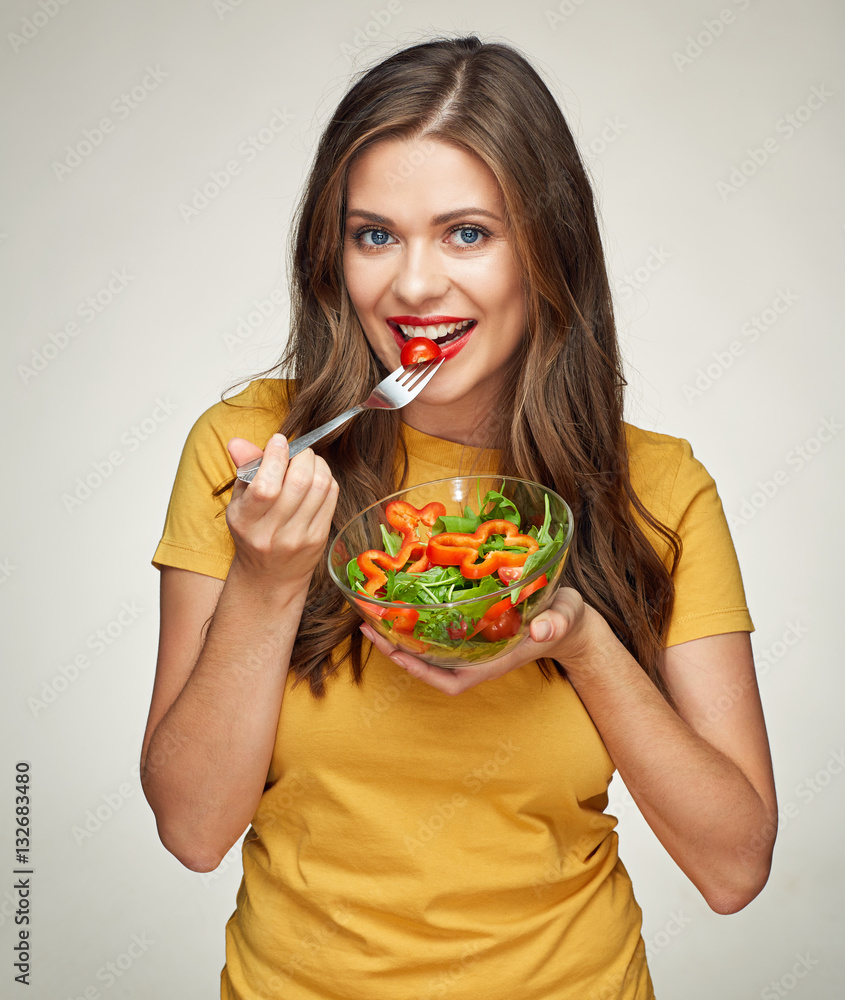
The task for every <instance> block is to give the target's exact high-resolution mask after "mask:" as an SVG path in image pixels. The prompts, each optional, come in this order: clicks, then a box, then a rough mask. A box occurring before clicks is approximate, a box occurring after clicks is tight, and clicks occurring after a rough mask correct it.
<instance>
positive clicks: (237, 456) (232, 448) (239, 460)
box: [226, 437, 264, 468]
mask: <svg viewBox="0 0 845 1000" xmlns="http://www.w3.org/2000/svg"><path fill="white" fill-rule="evenodd" d="M226 448H227V449H228V452H229V454H230V455H231V456H232V461H233V462H234V463H235V467H236V468H240V467H241V466H242V465H246V463H247V462H251V461H253V459H256V458H261V456H262V455H263V454H264V452H263V451H262V450H261V449H260V448H259V447H258V445H255V444H253V443H252V441H247V440H246V438H239V437H235V438H232V439H231V440H230V441H229V443H228V444H227V445H226Z"/></svg>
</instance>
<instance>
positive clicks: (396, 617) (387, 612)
mask: <svg viewBox="0 0 845 1000" xmlns="http://www.w3.org/2000/svg"><path fill="white" fill-rule="evenodd" d="M419 617H420V613H419V611H417V609H416V608H403V607H397V608H395V609H394V608H385V609H384V614H382V615H381V618H382V620H383V621H386V622H391V623H392V625H393V627H394V629H396V631H397V632H403V633H407V634H408V635H413V633H414V626H415V625H416V624H417V622H418V621H419Z"/></svg>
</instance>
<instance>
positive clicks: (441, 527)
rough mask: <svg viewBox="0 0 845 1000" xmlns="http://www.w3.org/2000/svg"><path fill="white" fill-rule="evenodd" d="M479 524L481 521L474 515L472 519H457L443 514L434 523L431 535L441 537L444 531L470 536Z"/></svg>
mask: <svg viewBox="0 0 845 1000" xmlns="http://www.w3.org/2000/svg"><path fill="white" fill-rule="evenodd" d="M467 510H469V507H467ZM470 513H472V511H470ZM479 524H481V520H480V518H478V517H476V516H475V515H474V514H473V516H472V517H457V516H450V515H449V514H445V515H444V516H443V517H438V519H437V520H436V521H435V523H434V527H433V528H432V529H431V533H432V535H441V534H443V532H444V531H450V532H451V531H456V532H459V533H460V534H466V535H471V534H473V533H474V532H475V530H476V529H477V528H478V526H479Z"/></svg>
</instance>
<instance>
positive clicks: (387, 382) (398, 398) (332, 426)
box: [237, 357, 445, 483]
mask: <svg viewBox="0 0 845 1000" xmlns="http://www.w3.org/2000/svg"><path fill="white" fill-rule="evenodd" d="M444 361H445V358H442V357H441V358H435V360H433V361H427V362H423V363H420V364H415V365H405V366H403V367H402V368H397V369H396V371H395V372H393V373H392V374H390V375H388V376H387V378H385V379H382V381H381V382H379V384H378V385H377V386H376V387H375V389H373V391H372V392H371V393H370V396H369V398H368V399H367V400H366V401H365V402H363V403H361V405H360V406H353V407H352V409H351V410H347V411H346V412H345V413H341V414H340V416H339V417H335V418H334V420H330V421H329V422H328V423H327V424H323V425H322V426H321V427H316V428H315V429H314V430H313V431H309V432H308V433H307V434H303V435H302V436H301V437H298V438H296V440H295V441H291V443H290V449H289V450H290V457H291V458H293V457H294V456H295V455H298V454H299V453H300V452H301V451H305V449H306V448H310V447H311V445H312V444H316V443H317V442H318V441H319V440H320V439H321V438H324V437H325V436H326V435H327V434H331V432H332V431H333V430H336V429H337V428H338V427H342V426H343V424H345V423H346V421H347V420H351V419H352V418H353V417H354V416H355V415H356V414H358V413H361V412H362V411H363V410H399V409H401V408H402V407H403V406H405V405H407V404H408V403H410V402H411V400H412V399H414V398H415V397H416V396H417V395H418V394H419V393H420V392H422V390H423V389H424V388H425V387H426V386H427V385H428V383H429V382H430V381H431V379H432V377H433V376H434V373H435V372H436V371H437V369H438V368H439V367H440V366H441V365H442V364H443V362H444ZM259 465H261V459H260V458H256V459H254V460H253V461H252V462H247V463H246V465H242V466H241V467H240V468H239V469H238V470H237V475H238V479H242V480H243V481H244V482H245V483H251V482H252V480H253V479H254V478H255V473H256V472H258V466H259Z"/></svg>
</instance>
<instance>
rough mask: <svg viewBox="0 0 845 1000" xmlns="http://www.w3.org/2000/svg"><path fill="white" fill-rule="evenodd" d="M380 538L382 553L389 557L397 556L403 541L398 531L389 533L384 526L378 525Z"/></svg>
mask: <svg viewBox="0 0 845 1000" xmlns="http://www.w3.org/2000/svg"><path fill="white" fill-rule="evenodd" d="M379 527H380V528H381V537H382V541H383V542H384V551H385V552H386V553H387V554H388V555H389V556H395V555H398V554H399V550H400V549H401V548H402V542H403V541H404V539H403V538H402V536H401V535H400V534H399V532H398V531H390V530H388V528H387V527H386V525H384V524H380V525H379Z"/></svg>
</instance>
